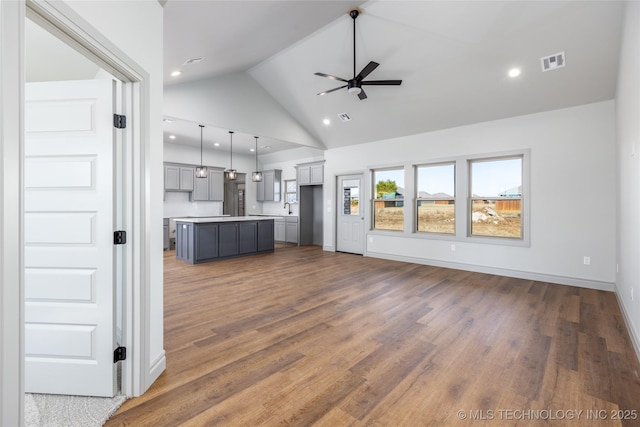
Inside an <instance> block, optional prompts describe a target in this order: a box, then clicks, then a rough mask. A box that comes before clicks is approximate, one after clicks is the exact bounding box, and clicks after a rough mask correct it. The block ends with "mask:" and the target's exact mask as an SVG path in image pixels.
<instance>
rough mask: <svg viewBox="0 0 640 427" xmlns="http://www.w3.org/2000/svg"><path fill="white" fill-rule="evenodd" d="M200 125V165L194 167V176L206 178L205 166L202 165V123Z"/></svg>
mask: <svg viewBox="0 0 640 427" xmlns="http://www.w3.org/2000/svg"><path fill="white" fill-rule="evenodd" d="M198 126H200V166H199V167H196V178H206V177H207V168H206V167H205V166H202V129H203V128H204V125H198Z"/></svg>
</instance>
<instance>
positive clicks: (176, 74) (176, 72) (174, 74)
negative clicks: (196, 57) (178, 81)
mask: <svg viewBox="0 0 640 427" xmlns="http://www.w3.org/2000/svg"><path fill="white" fill-rule="evenodd" d="M180 74H182V71H174V72H173V73H171V77H178V76H179V75H180Z"/></svg>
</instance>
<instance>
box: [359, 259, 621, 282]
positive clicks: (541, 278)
mask: <svg viewBox="0 0 640 427" xmlns="http://www.w3.org/2000/svg"><path fill="white" fill-rule="evenodd" d="M365 256H369V257H372V258H383V259H390V260H394V261H403V262H411V263H414V264H423V265H432V266H434V267H444V268H453V269H456V270H465V271H473V272H477V273H486V274H495V275H496V276H506V277H515V278H517V279H525V280H536V281H538V282H548V283H556V284H559V285H569V286H578V287H580V288H588V289H597V290H600V291H610V292H615V285H614V284H613V283H609V282H601V281H597V280H586V279H577V278H573V277H563V276H555V275H552V274H540V273H531V272H527V271H518V270H509V269H506V268H495V267H486V266H482V265H474V264H463V263H456V262H447V261H439V260H434V259H425V258H416V257H407V256H398V255H391V254H385V253H379V252H371V251H367V253H365Z"/></svg>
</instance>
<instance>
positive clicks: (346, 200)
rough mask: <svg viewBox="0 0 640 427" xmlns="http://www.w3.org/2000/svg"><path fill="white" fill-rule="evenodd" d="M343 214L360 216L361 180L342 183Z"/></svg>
mask: <svg viewBox="0 0 640 427" xmlns="http://www.w3.org/2000/svg"><path fill="white" fill-rule="evenodd" d="M342 197H343V199H342V214H343V215H360V180H359V179H350V180H344V181H342Z"/></svg>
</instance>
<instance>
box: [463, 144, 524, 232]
mask: <svg viewBox="0 0 640 427" xmlns="http://www.w3.org/2000/svg"><path fill="white" fill-rule="evenodd" d="M513 159H520V187H521V191H520V196H519V197H499V196H498V197H494V196H487V195H476V196H474V195H473V173H472V165H473V163H481V162H494V161H501V160H513ZM467 176H468V183H467V189H468V196H467V209H466V213H465V215H466V220H467V231H466V237H467V238H469V239H474V240H476V239H487V240H499V241H502V242H505V241H512V242H525V236H527V237H528V233H525V220H526V223H527V224H528V214H527V213H526V211H525V205H526V206H528V203H525V202H526V201H527V200H526V198H525V194H526V190H525V188H526V187H525V177H526V176H528V168H527V170H526V172H525V153H519V154H518V153H514V154H505V155H495V156H483V157H471V156H470V157H469V158H468V159H467ZM477 200H520V236H519V237H510V236H490V235H485V234H473V205H474V202H475V201H477Z"/></svg>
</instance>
